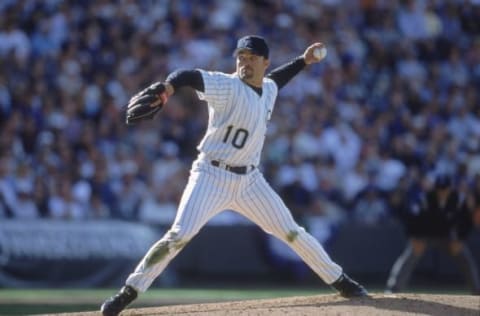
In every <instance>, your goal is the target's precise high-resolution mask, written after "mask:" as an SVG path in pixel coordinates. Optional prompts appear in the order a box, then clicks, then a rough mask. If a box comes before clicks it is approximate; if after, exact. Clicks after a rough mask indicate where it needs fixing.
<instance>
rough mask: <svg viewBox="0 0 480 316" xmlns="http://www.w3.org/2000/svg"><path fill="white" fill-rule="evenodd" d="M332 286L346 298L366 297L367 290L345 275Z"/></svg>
mask: <svg viewBox="0 0 480 316" xmlns="http://www.w3.org/2000/svg"><path fill="white" fill-rule="evenodd" d="M331 286H332V287H333V288H334V289H335V290H337V291H338V293H339V294H340V295H341V296H343V297H346V298H353V297H366V296H368V292H367V290H365V288H364V287H363V286H361V285H360V284H358V283H357V282H355V281H354V280H352V279H350V277H349V276H348V275H346V274H345V273H343V274H342V275H341V276H340V277H339V278H338V280H337V281H335V282H333V283H332V284H331Z"/></svg>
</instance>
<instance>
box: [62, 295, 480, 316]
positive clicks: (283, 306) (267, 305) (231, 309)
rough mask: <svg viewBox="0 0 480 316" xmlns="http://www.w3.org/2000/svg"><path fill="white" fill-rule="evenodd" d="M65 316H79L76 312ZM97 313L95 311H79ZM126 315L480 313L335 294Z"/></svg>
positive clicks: (479, 303)
mask: <svg viewBox="0 0 480 316" xmlns="http://www.w3.org/2000/svg"><path fill="white" fill-rule="evenodd" d="M68 315H70V316H71V315H80V314H79V313H75V314H68ZM82 315H98V313H82ZM127 315H182V316H188V315H205V316H207V315H208V316H211V315H228V316H231V315H233V316H237V315H255V316H256V315H282V316H285V315H352V316H353V315H355V316H358V315H360V316H362V315H368V316H370V315H435V316H437V315H445V316H454V315H455V316H460V315H474V316H480V296H468V295H431V294H395V295H386V294H373V295H372V296H371V297H370V298H362V299H353V300H347V299H344V298H341V297H339V296H338V295H316V296H303V297H288V298H277V299H268V300H249V301H235V302H223V303H208V304H190V305H174V306H164V307H150V308H137V309H136V308H134V307H132V308H130V309H127V310H125V311H124V312H123V313H122V316H127Z"/></svg>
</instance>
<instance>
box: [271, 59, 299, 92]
mask: <svg viewBox="0 0 480 316" xmlns="http://www.w3.org/2000/svg"><path fill="white" fill-rule="evenodd" d="M305 66H306V64H305V60H304V59H303V57H302V56H299V57H297V58H295V59H294V60H292V61H290V62H288V63H286V64H283V65H281V66H280V67H278V68H275V69H274V70H272V72H270V73H269V74H268V75H267V77H268V78H270V79H272V80H273V81H275V83H276V84H277V87H278V90H280V89H281V88H283V86H285V85H286V84H287V82H289V81H290V79H292V78H293V77H295V76H296V75H297V74H298V73H299V72H300V71H301V70H302V69H303V68H305Z"/></svg>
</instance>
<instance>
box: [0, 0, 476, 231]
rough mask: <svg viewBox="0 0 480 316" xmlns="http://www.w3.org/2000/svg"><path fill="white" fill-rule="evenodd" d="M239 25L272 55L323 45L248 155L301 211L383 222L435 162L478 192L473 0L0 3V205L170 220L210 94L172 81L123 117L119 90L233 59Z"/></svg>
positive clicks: (424, 182) (310, 221)
mask: <svg viewBox="0 0 480 316" xmlns="http://www.w3.org/2000/svg"><path fill="white" fill-rule="evenodd" d="M246 34H260V35H263V36H264V37H266V38H267V40H268V41H269V43H270V50H271V64H272V66H271V67H272V69H273V67H276V66H278V65H280V64H282V63H284V62H287V61H289V60H290V59H291V58H293V57H295V56H297V55H299V54H301V53H303V51H304V49H305V48H306V47H307V46H308V45H309V44H311V43H313V42H316V41H322V42H324V43H325V44H326V46H327V48H328V56H327V58H326V60H325V61H324V62H322V63H320V64H318V65H314V66H312V67H309V68H307V69H306V70H304V71H303V72H301V73H300V74H299V75H298V76H297V77H295V78H294V79H293V80H292V81H291V82H290V83H289V84H288V85H287V86H286V87H285V88H284V89H282V90H281V91H280V95H279V98H278V100H277V103H276V108H275V112H274V114H273V116H272V120H271V123H270V125H269V132H268V135H267V140H266V145H265V150H264V152H263V160H262V161H263V163H262V165H261V166H260V168H262V169H263V171H264V173H265V175H266V177H267V178H268V180H269V181H270V183H271V184H272V186H273V187H274V188H275V189H276V190H277V192H279V193H280V194H281V195H282V197H284V199H285V201H286V202H287V204H288V205H289V206H290V208H291V209H292V211H293V212H294V215H295V216H296V217H297V218H299V219H301V220H304V223H305V224H306V225H307V226H310V227H311V228H312V229H315V227H317V226H318V227H320V228H319V229H320V230H321V227H322V225H323V223H325V220H326V221H327V222H330V223H340V222H342V221H345V220H351V221H362V222H365V223H369V224H378V223H381V222H382V221H385V220H389V219H391V218H392V217H393V216H394V215H395V212H397V211H398V207H400V205H401V204H402V203H401V202H402V201H403V200H404V199H405V198H406V197H408V196H410V195H414V194H416V192H418V191H419V190H421V189H423V188H424V187H425V186H428V185H429V183H430V182H431V181H430V180H431V179H432V177H433V176H434V175H435V174H438V173H446V174H450V175H452V176H453V177H454V179H455V183H456V184H457V185H458V186H459V188H460V190H461V191H462V192H464V193H466V194H467V195H468V196H469V200H470V201H472V203H473V204H472V205H475V203H476V205H480V184H479V183H480V180H479V174H480V95H479V91H480V1H474V0H452V1H447V0H430V1H427V0H425V1H422V0H418V1H412V0H402V1H400V0H391V1H385V0H376V1H375V0H361V1H347V0H343V1H342V0H305V1H296V0H252V1H222V0H203V1H189V0H175V1H173V0H160V1H155V0H76V1H75V0H70V1H61V0H42V1H40V0H38V1H37V0H3V1H1V2H0V135H1V137H0V217H9V218H58V219H77V220H82V219H92V218H120V219H126V220H138V221H145V222H150V223H169V222H170V221H171V220H172V219H173V217H174V215H175V210H176V204H177V202H178V200H179V198H180V195H181V193H182V190H183V188H184V185H185V184H186V180H187V177H188V169H189V167H190V163H191V161H192V160H193V159H194V158H195V156H196V154H197V152H196V149H195V146H196V145H197V144H198V142H199V140H200V138H201V137H202V135H203V133H204V131H205V127H206V123H207V111H206V106H205V105H204V104H203V103H202V102H200V101H199V100H198V99H197V98H196V96H195V95H194V93H193V92H192V91H190V90H189V89H185V90H184V91H181V92H180V93H178V94H176V95H175V96H174V97H172V98H171V99H170V101H169V103H168V105H167V106H166V107H165V109H164V110H163V111H162V112H161V113H160V115H158V116H157V117H156V118H155V119H154V120H152V121H150V122H145V123H142V124H139V125H137V126H134V127H127V126H126V124H125V119H124V107H125V104H126V103H127V101H128V99H129V98H130V96H131V95H133V94H134V93H136V92H137V91H139V90H140V89H142V88H144V87H145V86H147V85H149V84H150V83H152V82H154V81H158V80H164V79H165V78H166V76H167V75H168V74H169V72H171V71H173V70H175V69H178V68H203V69H208V70H220V71H225V72H231V71H234V69H235V68H234V67H235V62H234V59H233V57H232V51H233V48H234V47H235V43H236V40H237V38H238V37H240V36H243V35H246ZM319 218H320V219H322V221H320V222H319V221H317V219H319Z"/></svg>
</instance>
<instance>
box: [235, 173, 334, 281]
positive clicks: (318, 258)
mask: <svg viewBox="0 0 480 316" xmlns="http://www.w3.org/2000/svg"><path fill="white" fill-rule="evenodd" d="M237 209H238V211H239V212H240V213H242V214H244V215H245V216H247V217H248V218H249V219H250V220H252V221H253V222H255V223H256V224H257V225H259V226H260V227H261V228H262V229H263V230H265V231H266V232H268V233H271V234H273V235H274V236H275V237H277V238H279V239H280V240H282V241H284V242H285V243H287V244H288V245H289V246H290V247H291V248H292V249H293V250H294V251H295V252H296V253H297V254H298V255H299V256H300V257H301V258H302V259H303V261H304V262H305V263H306V264H307V265H308V266H309V267H310V268H311V269H312V270H313V271H315V273H316V274H318V276H320V278H322V279H323V280H324V281H325V282H326V283H327V284H332V283H333V282H334V281H336V280H337V279H338V278H339V277H340V276H341V275H342V268H341V267H340V266H339V265H338V264H336V263H335V262H333V261H332V260H331V258H330V256H329V255H328V254H327V253H326V251H325V250H324V249H323V247H322V245H320V243H319V242H318V241H317V240H316V239H315V238H314V237H312V236H311V235H310V234H309V233H307V232H306V231H305V229H303V228H302V227H300V226H299V225H298V224H297V223H296V222H295V221H294V219H293V217H292V215H291V213H290V211H289V210H288V208H287V207H286V206H285V204H284V203H283V201H282V200H281V199H280V197H279V196H278V195H277V194H276V193H275V192H274V191H273V189H271V188H270V186H269V185H268V184H267V183H266V181H265V180H264V179H263V177H261V178H260V179H258V180H257V181H256V182H255V183H253V184H251V185H250V187H249V189H248V190H247V192H246V194H245V195H244V196H242V199H241V203H239V205H238V208H237Z"/></svg>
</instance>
